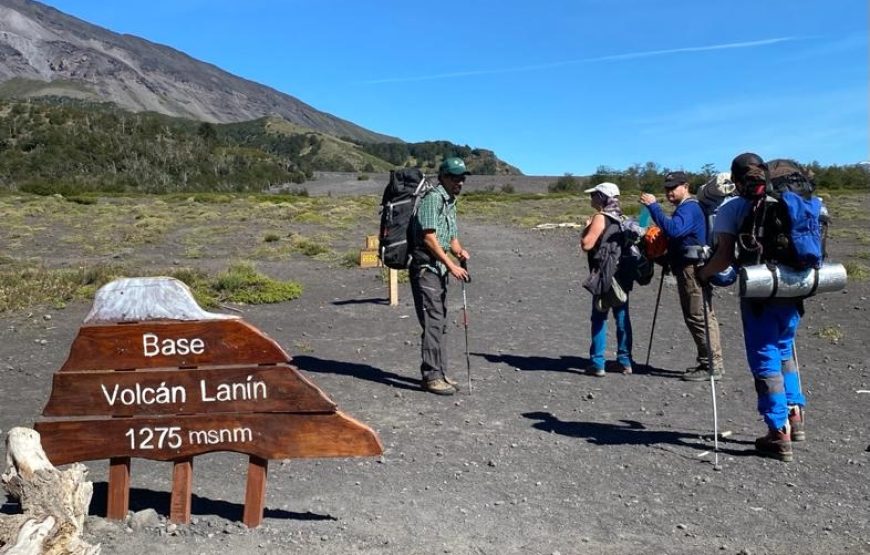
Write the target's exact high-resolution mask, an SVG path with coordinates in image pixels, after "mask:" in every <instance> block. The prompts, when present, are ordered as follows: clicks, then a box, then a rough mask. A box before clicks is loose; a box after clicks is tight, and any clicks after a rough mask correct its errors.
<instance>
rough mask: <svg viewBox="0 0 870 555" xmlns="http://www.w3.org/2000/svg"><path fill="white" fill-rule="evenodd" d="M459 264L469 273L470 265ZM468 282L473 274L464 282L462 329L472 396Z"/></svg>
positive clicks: (469, 392) (469, 390)
mask: <svg viewBox="0 0 870 555" xmlns="http://www.w3.org/2000/svg"><path fill="white" fill-rule="evenodd" d="M459 264H460V265H461V266H462V269H463V270H465V271H466V272H468V263H467V262H466V261H465V260H461V261H460V262H459ZM466 282H468V283H471V274H468V277H467V278H466V279H464V280H462V327H464V328H465V368H466V373H467V376H468V394H469V395H471V393H472V386H471V357H470V356H469V354H468V297H467V296H466V294H465V283H466Z"/></svg>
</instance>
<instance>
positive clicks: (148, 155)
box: [0, 98, 870, 195]
mask: <svg viewBox="0 0 870 555" xmlns="http://www.w3.org/2000/svg"><path fill="white" fill-rule="evenodd" d="M447 156H459V157H461V158H463V159H465V161H466V164H467V165H468V168H469V171H471V173H473V174H478V175H506V174H519V173H520V172H519V170H517V169H516V168H514V167H512V166H510V165H508V164H506V163H505V162H503V161H501V160H499V159H498V158H497V157H496V155H495V153H493V152H492V151H490V150H485V149H481V148H472V147H469V146H467V145H465V146H462V145H456V144H453V143H451V142H449V141H426V142H420V143H400V142H396V143H359V142H354V141H352V140H350V139H348V138H339V137H333V136H331V135H327V134H324V133H319V132H316V131H313V130H310V129H306V128H303V127H300V126H298V125H293V124H290V123H289V122H286V121H285V120H281V119H279V118H260V119H257V120H253V121H248V122H242V123H231V124H212V123H203V122H199V121H193V120H186V119H181V118H173V117H168V116H164V115H160V114H156V113H152V112H143V113H131V112H127V111H124V110H121V109H119V108H117V107H115V106H113V105H110V104H94V103H87V102H82V101H77V100H70V99H60V98H54V99H52V98H48V99H40V100H0V191H22V192H31V193H37V194H54V193H60V194H66V195H70V194H79V193H85V192H115V193H123V192H137V193H171V192H206V191H213V192H261V191H266V190H268V189H269V188H270V187H273V186H276V185H287V184H294V183H295V184H302V183H304V182H306V181H309V180H311V179H313V178H314V172H315V171H341V172H358V173H360V174H361V175H362V174H367V173H374V172H386V171H387V170H389V169H391V168H395V167H402V166H406V167H407V166H419V167H422V168H424V170H426V171H434V169H435V168H437V165H438V164H439V163H440V161H441V160H443V159H444V158H445V157H447ZM806 166H807V168H808V169H809V170H810V171H811V172H812V173H813V176H814V179H815V181H816V183H817V184H818V186H819V187H820V188H830V189H857V188H865V189H866V188H870V174H868V173H867V172H866V171H864V170H863V169H862V168H861V167H859V166H822V165H820V164H818V163H816V162H809V163H806ZM668 171H669V169H668V168H663V167H661V166H659V165H658V164H656V163H655V162H647V163H646V164H643V165H642V164H635V165H633V166H631V167H629V168H625V169H622V170H618V169H614V168H609V167H606V166H601V167H599V168H598V169H597V171H596V172H595V173H594V174H593V175H591V176H585V177H574V176H572V175H570V174H566V175H565V176H563V177H560V178H558V179H556V180H555V181H554V183H553V184H552V185H551V187H550V190H551V191H578V190H580V189H581V187H584V186H585V185H586V184H587V183H598V182H601V181H611V182H614V183H616V184H618V185H619V186H620V187H622V188H625V189H626V190H657V189H658V188H659V187H660V185H661V182H662V179H663V176H664V175H665V174H666V173H667V172H668ZM716 171H717V169H716V168H715V167H713V166H712V165H710V164H708V165H705V166H704V167H702V168H700V169H699V170H697V171H694V172H690V173H691V175H692V181H693V184H695V185H698V184H701V183H703V182H705V181H706V180H707V179H708V178H709V177H711V176H712V175H714V174H715V173H716Z"/></svg>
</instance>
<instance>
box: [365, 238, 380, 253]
mask: <svg viewBox="0 0 870 555" xmlns="http://www.w3.org/2000/svg"><path fill="white" fill-rule="evenodd" d="M380 241H381V240H380V237H378V236H377V235H366V249H374V250H378V248H379V247H380Z"/></svg>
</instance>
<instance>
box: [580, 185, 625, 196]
mask: <svg viewBox="0 0 870 555" xmlns="http://www.w3.org/2000/svg"><path fill="white" fill-rule="evenodd" d="M595 191H598V192H599V193H601V194H602V195H604V196H606V197H618V196H619V187H617V185H616V183H610V182H608V181H605V182H604V183H599V184H598V185H596V186H595V187H592V188H591V189H586V190H585V191H583V192H584V193H594V192H595Z"/></svg>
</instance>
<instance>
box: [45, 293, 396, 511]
mask: <svg viewBox="0 0 870 555" xmlns="http://www.w3.org/2000/svg"><path fill="white" fill-rule="evenodd" d="M167 303H169V304H168V305H167ZM290 361H291V359H290V357H289V356H288V355H287V353H285V352H284V350H283V349H281V347H280V346H279V345H278V344H277V343H276V342H275V341H273V340H272V339H270V338H268V337H267V336H266V335H264V334H263V333H262V332H260V331H259V330H257V329H256V328H254V327H253V326H251V325H250V324H247V323H246V322H244V321H242V320H241V319H239V318H238V317H235V316H228V315H223V314H212V313H208V312H205V311H203V310H202V309H200V308H199V306H198V305H197V304H196V302H195V301H194V300H193V296H192V295H191V294H190V291H189V290H188V289H187V287H186V286H185V285H184V284H183V283H181V282H179V281H177V280H174V279H172V278H133V279H124V280H117V281H114V282H112V283H110V284H108V285H106V286H105V287H103V288H101V289H100V291H98V292H97V297H96V299H95V301H94V307H93V308H92V310H91V312H90V314H89V315H88V316H87V317H86V318H85V323H84V325H83V326H82V327H81V328H80V330H79V333H78V336H77V337H76V339H75V340H74V341H73V344H72V347H71V349H70V354H69V357H68V358H67V360H66V362H65V363H64V365H63V367H62V368H61V369H60V370H59V371H58V372H57V373H56V374H55V375H54V380H53V384H52V391H51V397H50V399H49V401H48V404H47V405H46V407H45V409H44V410H43V419H42V420H40V421H39V422H38V423H36V426H35V428H36V430H37V431H38V432H39V433H40V434H41V436H42V446H43V448H44V449H45V452H46V454H47V455H48V457H49V460H51V462H52V463H53V464H55V465H60V464H67V463H72V462H81V461H87V460H99V459H108V460H109V491H108V502H107V507H108V509H107V517H108V518H111V519H119V520H120V519H123V518H125V517H126V515H127V509H128V507H129V490H130V459H131V457H139V458H145V459H152V460H158V461H171V462H172V463H173V471H172V497H171V502H170V520H171V521H172V522H176V523H188V522H189V521H190V509H191V487H192V483H193V466H194V465H193V459H194V457H195V456H196V455H200V454H203V453H210V452H214V451H235V452H238V453H243V454H246V455H248V456H249V463H248V478H247V489H246V494H245V511H244V517H243V521H244V523H245V525H247V526H248V527H251V528H253V527H255V526H258V525H259V524H260V522H261V521H262V518H263V508H264V506H265V491H266V474H267V470H268V461H269V459H290V458H307V457H356V456H376V455H379V454H381V453H383V447H382V445H381V442H380V440H379V438H378V437H377V435H376V434H375V433H374V431H372V430H371V429H370V428H369V427H367V426H365V425H364V424H362V423H360V422H358V421H356V420H354V419H353V418H351V417H349V416H347V415H345V414H343V413H341V412H340V411H338V410H337V409H336V406H335V403H333V402H332V401H331V400H330V399H329V398H328V397H327V396H326V395H325V394H324V393H323V392H322V391H321V390H320V389H318V388H317V386H315V385H314V384H313V383H312V382H310V381H309V380H308V379H306V378H305V377H304V376H302V375H301V374H300V373H299V371H298V370H297V369H296V368H295V367H294V366H292V365H291V364H290Z"/></svg>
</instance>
